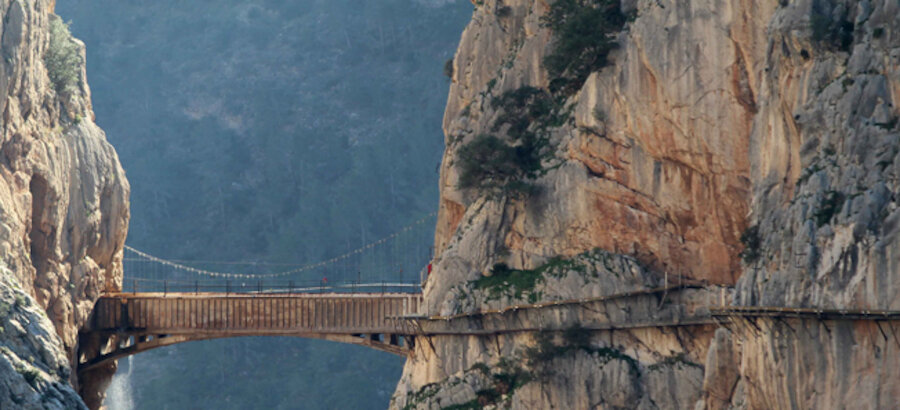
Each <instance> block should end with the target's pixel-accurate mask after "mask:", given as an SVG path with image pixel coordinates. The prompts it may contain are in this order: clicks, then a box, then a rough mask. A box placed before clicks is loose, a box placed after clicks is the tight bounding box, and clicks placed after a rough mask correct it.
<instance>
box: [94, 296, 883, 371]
mask: <svg viewBox="0 0 900 410" xmlns="http://www.w3.org/2000/svg"><path fill="white" fill-rule="evenodd" d="M697 288H698V286H696V285H694V284H689V285H678V286H668V287H660V288H653V289H642V290H637V291H631V292H625V293H620V294H613V295H608V296H603V297H595V298H587V299H572V300H562V301H553V302H543V303H536V304H528V305H516V306H509V307H505V308H503V309H496V310H485V311H477V312H469V313H462V314H457V315H451V316H423V315H422V314H421V313H422V312H420V307H421V305H422V295H421V294H420V293H389V292H385V293H284V292H268V293H266V292H263V293H203V292H195V293H171V292H167V293H140V292H138V293H111V294H105V295H104V296H102V297H101V298H100V299H99V300H98V301H97V304H96V305H95V307H94V311H93V313H92V316H91V318H90V319H89V321H88V323H87V325H86V326H85V328H84V329H82V332H81V334H80V340H79V352H78V363H79V365H78V371H79V372H83V371H89V370H91V369H93V368H96V367H98V366H101V365H104V364H106V363H108V362H109V361H111V360H115V359H119V358H122V357H125V356H129V355H132V354H136V353H140V352H143V351H146V350H150V349H153V348H157V347H162V346H168V345H172V344H175V343H182V342H188V341H195V340H207V339H216V338H224V337H238V336H295V337H305V338H316V339H325V340H331V341H336V342H343V343H351V344H358V345H363V346H367V347H371V348H374V349H378V350H382V351H386V352H390V353H394V354H398V355H407V354H409V353H410V352H411V351H412V349H413V348H414V346H415V341H416V338H417V337H419V338H422V337H424V338H428V337H433V336H442V335H446V336H453V335H456V336H465V335H469V336H484V335H496V334H504V333H516V332H542V331H561V330H564V329H566V328H567V327H571V326H573V325H577V326H580V327H583V328H584V329H586V330H592V331H603V330H606V331H612V330H628V329H639V328H666V327H669V328H671V327H684V326H728V325H729V322H730V321H733V320H736V319H742V318H743V319H753V318H775V319H800V320H819V321H834V320H837V321H841V320H851V321H858V320H873V321H890V322H894V321H898V320H900V311H890V310H866V309H815V308H800V307H770V306H721V305H719V306H709V305H705V306H703V307H701V308H699V309H698V308H697V307H696V306H695V308H694V309H693V310H692V311H691V312H687V311H683V310H682V309H680V308H676V309H674V310H673V309H671V308H670V309H665V308H662V309H661V307H663V306H664V304H662V303H661V300H662V299H665V298H666V295H669V296H670V297H672V296H675V295H677V294H679V293H680V291H684V290H689V289H697ZM622 299H634V300H633V301H631V302H630V303H631V305H632V306H633V307H635V308H638V310H639V311H641V312H643V313H638V312H630V313H626V312H625V311H624V310H622V309H620V307H619V305H618V303H619V302H620V301H621V300H622ZM673 302H675V303H674V304H672V305H671V306H675V307H678V306H680V303H679V302H678V301H677V300H676V301H673ZM588 305H591V306H593V307H594V308H595V310H590V311H584V310H583V309H575V310H574V311H571V310H570V311H569V313H566V314H562V313H561V312H562V311H559V309H571V308H573V307H574V308H578V307H584V306H588ZM641 307H642V308H641ZM572 312H577V313H572ZM601 313H602V314H601ZM513 316H514V317H513ZM562 317H565V318H567V321H568V322H571V323H562V322H560V323H558V325H559V326H552V325H550V324H551V323H554V322H558V321H559V320H557V319H559V318H562ZM527 323H531V324H534V323H542V324H544V325H542V326H541V327H536V326H533V325H524V324H527Z"/></svg>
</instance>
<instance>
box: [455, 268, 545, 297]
mask: <svg viewBox="0 0 900 410" xmlns="http://www.w3.org/2000/svg"><path fill="white" fill-rule="evenodd" d="M543 274H544V271H543V270H542V269H540V268H539V269H531V270H519V269H510V268H509V267H508V266H506V264H505V263H498V264H496V265H494V267H493V268H492V269H491V276H482V277H480V278H478V279H476V280H475V281H473V282H474V284H475V288H476V289H481V290H485V291H486V292H487V295H488V300H491V299H500V298H501V297H502V296H504V295H509V296H512V297H514V298H516V299H521V298H522V295H523V294H528V296H529V301H531V302H536V301H537V298H538V296H539V295H537V294H536V293H534V286H535V285H536V284H537V283H538V281H539V280H540V279H541V278H542V277H543Z"/></svg>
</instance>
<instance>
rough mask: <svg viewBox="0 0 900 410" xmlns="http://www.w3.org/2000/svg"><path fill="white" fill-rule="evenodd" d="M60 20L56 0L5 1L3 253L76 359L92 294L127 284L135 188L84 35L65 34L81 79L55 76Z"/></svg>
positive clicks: (0, 10) (0, 2) (0, 150)
mask: <svg viewBox="0 0 900 410" xmlns="http://www.w3.org/2000/svg"><path fill="white" fill-rule="evenodd" d="M54 19H59V17H57V16H55V15H54V14H53V2H51V1H48V0H29V1H21V0H0V32H2V40H0V55H2V57H3V59H2V60H0V258H2V262H3V263H5V264H6V265H7V266H8V267H9V269H10V271H11V272H12V276H13V278H14V280H15V281H16V282H17V283H18V285H19V286H21V289H22V290H23V291H24V292H25V293H27V294H29V295H31V296H33V297H34V298H35V300H36V302H37V305H38V306H39V307H41V308H43V309H45V310H46V312H47V315H48V316H49V318H50V321H51V322H52V323H53V326H54V327H55V330H56V332H57V333H58V334H59V336H60V337H59V338H58V339H47V340H46V342H47V343H49V344H56V345H58V347H57V348H58V349H61V350H62V351H64V352H65V353H66V354H67V356H68V359H69V360H74V355H75V349H76V345H77V342H78V340H77V335H78V328H79V327H80V326H81V325H82V324H83V323H84V322H85V321H86V320H87V317H88V315H89V314H90V310H91V308H92V306H93V302H94V300H95V299H96V298H97V297H98V296H99V295H100V292H101V291H102V290H104V289H116V288H118V287H119V285H120V282H121V275H122V264H121V257H122V246H123V243H124V241H125V233H126V231H127V227H128V192H129V186H128V182H127V180H126V179H125V173H124V171H123V170H122V168H121V166H120V165H119V161H118V158H117V156H116V153H115V151H114V150H113V148H112V147H111V146H110V145H109V144H108V143H107V142H106V138H105V136H104V134H103V131H102V130H100V128H98V127H97V126H96V125H95V124H94V122H93V112H92V110H91V104H90V91H89V89H88V87H87V82H86V79H85V71H84V45H83V44H82V43H81V42H79V41H78V40H76V39H72V38H61V39H59V40H60V41H61V42H62V43H64V44H67V45H70V46H71V47H73V48H74V50H75V52H76V54H77V56H78V58H80V61H81V63H80V64H78V65H75V66H72V67H69V68H70V69H73V70H75V71H74V74H75V77H76V81H75V82H74V83H73V84H71V85H70V86H67V87H59V86H55V85H54V83H53V82H52V81H51V79H50V76H49V74H48V70H47V67H46V65H45V55H46V54H47V52H48V48H49V47H50V37H51V35H50V29H49V27H50V24H51V22H52V21H53V20H54ZM56 88H59V89H58V90H57V89H56ZM60 343H61V345H60ZM49 348H53V347H52V346H48V349H49ZM93 406H94V407H96V406H99V402H97V403H94V404H93ZM66 407H69V406H68V405H66Z"/></svg>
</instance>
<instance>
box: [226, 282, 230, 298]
mask: <svg viewBox="0 0 900 410" xmlns="http://www.w3.org/2000/svg"><path fill="white" fill-rule="evenodd" d="M229 293H231V281H230V280H226V281H225V296H228V294H229Z"/></svg>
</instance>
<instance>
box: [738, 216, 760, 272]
mask: <svg viewBox="0 0 900 410" xmlns="http://www.w3.org/2000/svg"><path fill="white" fill-rule="evenodd" d="M741 243H742V244H744V250H742V251H741V254H740V255H741V259H743V260H744V263H747V264H751V263H753V262H756V261H757V260H759V257H760V256H762V250H761V249H760V248H761V246H762V239H761V238H760V237H759V226H756V225H753V226H751V227H748V228H747V229H745V230H744V233H742V234H741Z"/></svg>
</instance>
